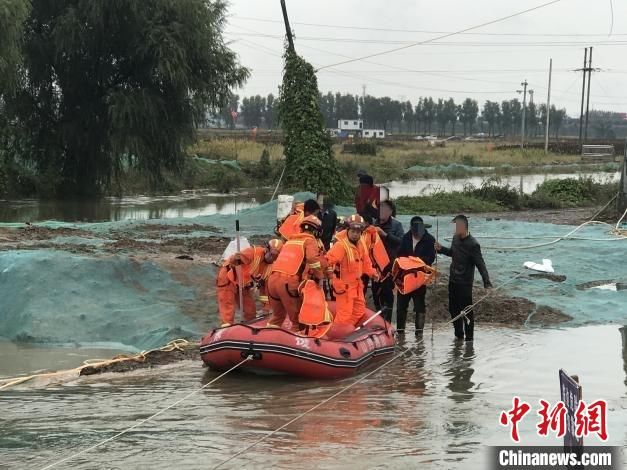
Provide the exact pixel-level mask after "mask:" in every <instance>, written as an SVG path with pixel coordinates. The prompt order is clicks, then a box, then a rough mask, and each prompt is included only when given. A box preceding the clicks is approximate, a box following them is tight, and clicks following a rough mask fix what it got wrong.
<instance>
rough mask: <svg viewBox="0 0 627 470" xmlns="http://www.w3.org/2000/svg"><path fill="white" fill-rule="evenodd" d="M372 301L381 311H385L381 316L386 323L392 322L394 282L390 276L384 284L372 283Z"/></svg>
mask: <svg viewBox="0 0 627 470" xmlns="http://www.w3.org/2000/svg"><path fill="white" fill-rule="evenodd" d="M372 300H373V301H374V306H375V308H376V309H377V311H379V310H383V312H382V313H381V316H382V317H383V318H384V319H385V321H386V322H388V323H391V322H392V310H393V309H394V282H392V277H391V276H388V277H387V278H386V279H384V280H383V282H373V283H372Z"/></svg>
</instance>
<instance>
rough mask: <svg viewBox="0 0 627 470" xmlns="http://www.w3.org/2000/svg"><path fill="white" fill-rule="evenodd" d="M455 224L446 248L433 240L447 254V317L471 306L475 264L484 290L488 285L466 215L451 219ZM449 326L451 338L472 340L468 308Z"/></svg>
mask: <svg viewBox="0 0 627 470" xmlns="http://www.w3.org/2000/svg"><path fill="white" fill-rule="evenodd" d="M453 222H454V223H455V236H454V237H453V242H452V243H451V247H450V248H446V247H443V246H442V245H440V243H438V242H436V243H435V249H436V250H437V251H438V253H442V254H443V255H445V256H450V257H451V273H450V277H449V283H448V302H449V306H448V311H449V313H450V314H451V318H455V317H456V316H457V315H459V313H460V312H461V311H462V310H464V309H465V308H466V307H468V306H469V305H472V284H473V282H474V279H475V267H476V268H477V269H478V270H479V274H481V278H482V279H483V286H484V288H486V289H490V288H492V283H491V282H490V276H489V274H488V270H487V268H486V266H485V262H484V261H483V255H482V254H481V247H480V246H479V243H478V242H477V240H475V239H474V238H473V236H472V235H470V233H469V232H468V218H466V216H464V215H458V216H457V217H455V218H454V219H453ZM453 326H454V328H455V337H456V338H458V339H464V334H465V335H466V341H472V340H473V332H474V326H475V319H474V313H473V312H472V310H471V311H470V312H469V313H468V314H467V315H466V317H461V318H459V319H457V320H456V321H455V322H454V323H453Z"/></svg>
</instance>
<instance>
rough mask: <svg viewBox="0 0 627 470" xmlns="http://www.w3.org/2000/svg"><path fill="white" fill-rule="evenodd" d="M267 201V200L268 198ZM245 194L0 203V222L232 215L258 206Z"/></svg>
mask: <svg viewBox="0 0 627 470" xmlns="http://www.w3.org/2000/svg"><path fill="white" fill-rule="evenodd" d="M268 199H269V197H268ZM265 200H266V199H263V200H261V201H257V199H255V198H254V197H252V196H251V195H249V194H236V195H233V194H215V193H209V192H206V191H186V192H183V193H181V194H179V195H175V196H128V197H122V198H113V197H109V198H104V199H101V200H98V201H54V200H49V201H40V200H37V199H22V200H10V201H0V222H39V221H44V220H59V221H63V222H115V221H120V220H129V219H133V220H147V219H172V218H177V217H198V216H203V215H213V214H234V213H235V211H237V210H242V209H248V208H250V207H255V206H256V205H258V204H259V202H265Z"/></svg>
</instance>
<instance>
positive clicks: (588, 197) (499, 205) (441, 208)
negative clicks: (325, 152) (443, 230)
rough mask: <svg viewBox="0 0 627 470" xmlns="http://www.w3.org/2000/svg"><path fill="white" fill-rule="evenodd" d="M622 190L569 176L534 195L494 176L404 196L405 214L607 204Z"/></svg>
mask: <svg viewBox="0 0 627 470" xmlns="http://www.w3.org/2000/svg"><path fill="white" fill-rule="evenodd" d="M617 191H618V185H617V184H616V183H597V182H595V181H594V180H592V178H565V179H558V180H549V181H545V182H544V183H542V184H541V185H539V186H538V188H537V189H536V190H535V191H534V192H533V194H530V195H522V196H521V195H520V193H519V192H518V191H517V190H516V188H514V187H512V186H510V185H508V184H503V183H502V182H501V181H500V180H499V179H498V178H490V179H488V180H486V181H484V183H483V184H482V185H481V186H480V187H475V186H472V185H468V186H467V187H466V188H464V190H463V191H454V192H450V193H444V192H438V193H436V194H433V195H430V196H417V197H400V198H398V199H397V201H396V202H397V209H398V212H399V213H402V214H433V213H447V214H452V213H458V212H493V211H505V210H508V211H517V210H524V209H563V208H574V207H588V206H596V205H601V204H605V203H607V201H609V200H610V199H611V198H612V197H613V196H614V195H615V194H616V192H617Z"/></svg>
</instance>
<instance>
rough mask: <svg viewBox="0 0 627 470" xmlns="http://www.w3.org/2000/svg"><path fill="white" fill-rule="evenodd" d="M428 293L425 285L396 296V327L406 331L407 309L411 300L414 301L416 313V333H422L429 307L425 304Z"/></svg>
mask: <svg viewBox="0 0 627 470" xmlns="http://www.w3.org/2000/svg"><path fill="white" fill-rule="evenodd" d="M426 295H427V287H426V286H423V287H421V288H420V289H417V290H415V291H413V292H411V293H409V294H398V295H397V296H396V329H397V330H398V331H405V323H406V322H407V309H408V308H409V302H410V301H412V300H413V302H414V312H415V313H416V334H418V335H419V334H421V333H422V330H423V329H424V327H425V314H426V311H427V307H426V306H425V296H426Z"/></svg>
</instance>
